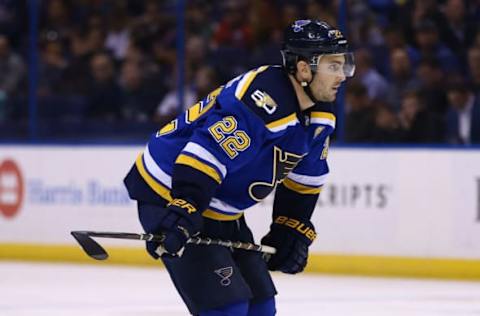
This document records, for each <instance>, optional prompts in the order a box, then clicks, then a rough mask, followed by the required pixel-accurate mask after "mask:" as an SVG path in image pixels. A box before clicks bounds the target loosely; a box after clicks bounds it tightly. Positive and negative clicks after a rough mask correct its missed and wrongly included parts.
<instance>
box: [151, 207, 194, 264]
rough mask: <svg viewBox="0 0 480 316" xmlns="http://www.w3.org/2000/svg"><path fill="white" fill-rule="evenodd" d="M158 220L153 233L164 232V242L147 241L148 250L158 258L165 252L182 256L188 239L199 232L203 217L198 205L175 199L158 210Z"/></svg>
mask: <svg viewBox="0 0 480 316" xmlns="http://www.w3.org/2000/svg"><path fill="white" fill-rule="evenodd" d="M158 211H159V212H160V213H161V214H158V215H159V218H158V221H156V224H155V229H154V231H153V232H152V233H154V234H164V235H165V240H164V241H163V243H161V244H160V243H158V242H147V250H148V252H149V253H150V255H152V256H153V257H154V258H156V259H158V258H159V257H160V256H162V255H163V254H168V255H172V256H181V255H182V253H183V250H184V247H185V244H186V243H187V240H188V239H189V238H190V237H191V236H194V235H196V234H198V233H199V231H200V229H201V228H202V224H203V218H202V215H201V214H200V212H199V211H197V209H196V207H195V206H194V205H193V204H191V203H190V202H188V201H186V200H183V199H174V200H172V201H171V202H170V203H168V204H167V207H166V208H162V209H159V210H158Z"/></svg>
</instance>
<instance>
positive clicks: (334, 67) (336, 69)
mask: <svg viewBox="0 0 480 316" xmlns="http://www.w3.org/2000/svg"><path fill="white" fill-rule="evenodd" d="M328 70H330V71H331V72H339V71H340V70H341V67H340V65H339V64H337V63H335V64H330V65H329V66H328Z"/></svg>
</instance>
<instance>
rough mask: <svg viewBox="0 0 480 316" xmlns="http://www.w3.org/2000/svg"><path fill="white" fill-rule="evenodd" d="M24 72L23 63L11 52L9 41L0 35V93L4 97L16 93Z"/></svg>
mask: <svg viewBox="0 0 480 316" xmlns="http://www.w3.org/2000/svg"><path fill="white" fill-rule="evenodd" d="M25 72H26V67H25V63H24V62H23V60H22V58H21V57H20V56H19V55H18V54H16V53H15V52H14V51H12V50H11V48H10V40H9V39H8V38H7V37H6V36H5V35H0V93H1V94H3V95H4V96H6V97H8V96H11V95H14V94H15V93H17V92H18V88H19V84H20V82H21V80H22V79H23V78H24V76H25Z"/></svg>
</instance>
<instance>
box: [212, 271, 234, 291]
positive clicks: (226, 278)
mask: <svg viewBox="0 0 480 316" xmlns="http://www.w3.org/2000/svg"><path fill="white" fill-rule="evenodd" d="M215 273H216V274H217V275H218V276H219V277H220V278H221V279H220V284H221V285H222V286H229V285H230V284H231V283H232V280H230V277H231V276H232V275H233V268H232V267H225V268H220V269H217V270H215Z"/></svg>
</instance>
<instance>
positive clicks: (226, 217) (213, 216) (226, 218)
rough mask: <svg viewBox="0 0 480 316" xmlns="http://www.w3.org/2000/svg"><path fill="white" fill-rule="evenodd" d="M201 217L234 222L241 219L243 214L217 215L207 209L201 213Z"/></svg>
mask: <svg viewBox="0 0 480 316" xmlns="http://www.w3.org/2000/svg"><path fill="white" fill-rule="evenodd" d="M202 215H203V217H207V218H210V219H215V220H217V221H234V220H237V219H239V218H240V217H242V215H243V212H242V213H238V214H235V215H227V214H222V213H218V212H215V211H213V210H211V209H208V210H206V211H205V212H203V213H202Z"/></svg>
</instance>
